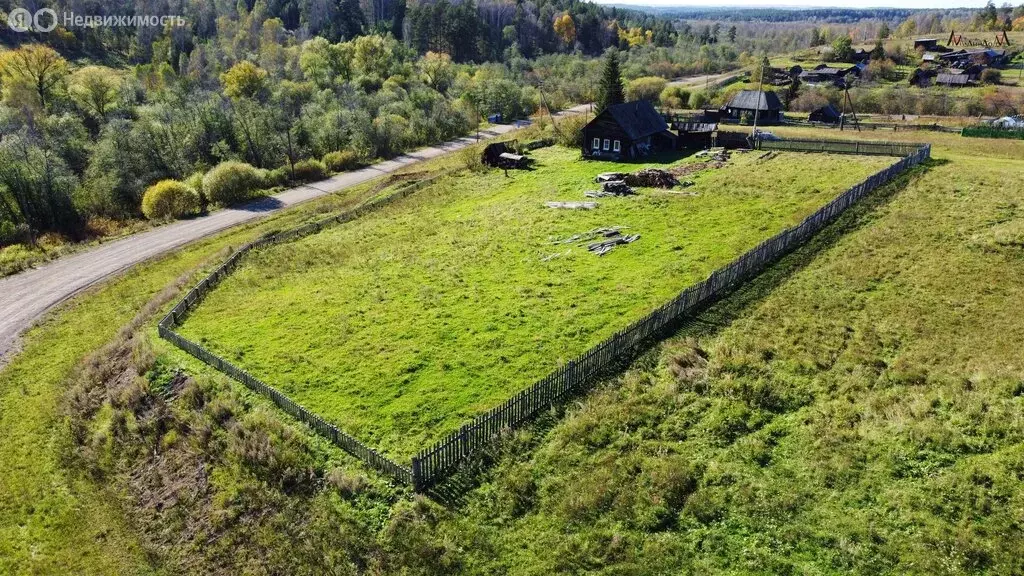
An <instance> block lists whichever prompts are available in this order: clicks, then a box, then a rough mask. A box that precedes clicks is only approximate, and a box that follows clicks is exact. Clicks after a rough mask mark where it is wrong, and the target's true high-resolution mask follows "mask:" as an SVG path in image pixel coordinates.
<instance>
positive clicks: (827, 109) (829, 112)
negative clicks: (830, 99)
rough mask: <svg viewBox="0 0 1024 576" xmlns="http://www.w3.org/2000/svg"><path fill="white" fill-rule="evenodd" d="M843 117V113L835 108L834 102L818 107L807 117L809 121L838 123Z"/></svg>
mask: <svg viewBox="0 0 1024 576" xmlns="http://www.w3.org/2000/svg"><path fill="white" fill-rule="evenodd" d="M842 117H843V113H842V112H840V111H839V108H836V105H835V104H832V103H828V104H826V105H824V106H822V107H821V108H818V109H817V110H815V111H814V112H811V115H810V116H809V117H808V119H809V120H810V121H811V122H822V123H825V124H839V120H840V119H841V118H842Z"/></svg>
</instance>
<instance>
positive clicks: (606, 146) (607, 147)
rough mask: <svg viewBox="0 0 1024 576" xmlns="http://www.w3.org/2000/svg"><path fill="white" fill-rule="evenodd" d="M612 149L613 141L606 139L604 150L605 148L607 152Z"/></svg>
mask: <svg viewBox="0 0 1024 576" xmlns="http://www.w3.org/2000/svg"><path fill="white" fill-rule="evenodd" d="M611 147H612V141H611V140H609V139H607V138H605V139H604V148H603V150H604V151H605V152H607V151H608V150H610V149H611Z"/></svg>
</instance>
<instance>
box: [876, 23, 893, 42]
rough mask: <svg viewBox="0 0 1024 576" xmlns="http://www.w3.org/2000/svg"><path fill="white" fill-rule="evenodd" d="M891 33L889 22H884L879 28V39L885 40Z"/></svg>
mask: <svg viewBox="0 0 1024 576" xmlns="http://www.w3.org/2000/svg"><path fill="white" fill-rule="evenodd" d="M891 35H892V31H891V30H889V24H888V23H887V22H882V25H881V26H880V27H879V28H878V39H879V40H885V39H886V38H888V37H889V36H891Z"/></svg>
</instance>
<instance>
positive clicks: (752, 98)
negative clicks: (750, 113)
mask: <svg viewBox="0 0 1024 576" xmlns="http://www.w3.org/2000/svg"><path fill="white" fill-rule="evenodd" d="M729 108H739V109H742V110H782V101H780V100H779V97H778V96H777V95H776V94H775V92H761V91H758V90H741V91H739V92H738V93H736V95H735V96H733V97H732V100H730V101H729Z"/></svg>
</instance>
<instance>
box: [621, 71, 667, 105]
mask: <svg viewBox="0 0 1024 576" xmlns="http://www.w3.org/2000/svg"><path fill="white" fill-rule="evenodd" d="M666 86H668V82H666V81H665V79H664V78H658V77H657V76H644V77H643V78H637V79H636V80H633V81H631V82H630V83H629V84H627V85H626V100H628V101H633V100H647V101H648V102H652V103H656V102H657V101H658V97H659V96H661V92H662V91H663V90H664V89H665V87H666Z"/></svg>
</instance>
